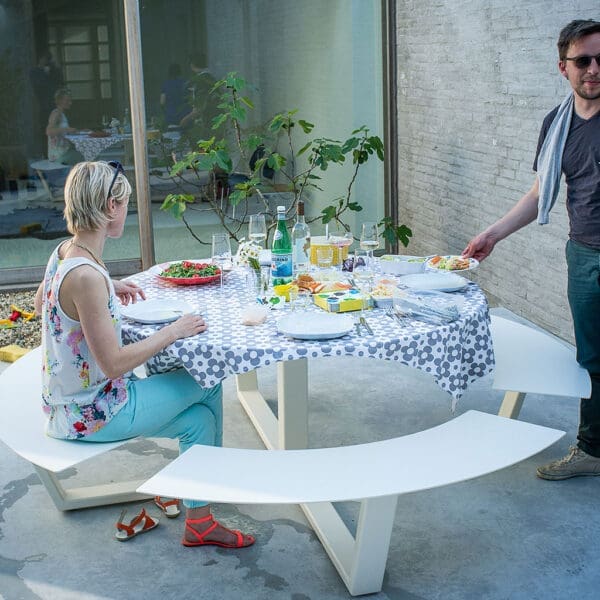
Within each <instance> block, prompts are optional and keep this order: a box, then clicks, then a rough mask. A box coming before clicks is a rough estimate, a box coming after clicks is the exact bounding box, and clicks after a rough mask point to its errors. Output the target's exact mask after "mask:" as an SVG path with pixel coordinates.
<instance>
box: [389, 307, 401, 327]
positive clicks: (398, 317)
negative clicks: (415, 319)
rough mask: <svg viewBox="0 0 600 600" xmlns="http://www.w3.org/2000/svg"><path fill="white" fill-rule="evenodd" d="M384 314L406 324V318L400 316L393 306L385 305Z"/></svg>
mask: <svg viewBox="0 0 600 600" xmlns="http://www.w3.org/2000/svg"><path fill="white" fill-rule="evenodd" d="M385 314H386V315H387V316H388V317H390V319H394V320H396V321H398V323H400V325H406V319H404V318H402V317H401V316H400V315H399V314H398V313H397V312H396V311H395V310H394V307H393V306H386V307H385Z"/></svg>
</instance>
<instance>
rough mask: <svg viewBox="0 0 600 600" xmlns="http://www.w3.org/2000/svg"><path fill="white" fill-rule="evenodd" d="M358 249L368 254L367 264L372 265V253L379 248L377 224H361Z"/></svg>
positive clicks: (370, 222)
mask: <svg viewBox="0 0 600 600" xmlns="http://www.w3.org/2000/svg"><path fill="white" fill-rule="evenodd" d="M360 247H361V248H362V249H363V250H366V251H367V252H368V253H369V262H370V263H371V265H372V264H373V251H374V250H377V248H379V231H377V223H375V222H374V221H367V222H366V223H363V226H362V231H361V234H360Z"/></svg>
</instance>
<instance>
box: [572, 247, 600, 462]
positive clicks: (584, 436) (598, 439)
mask: <svg viewBox="0 0 600 600" xmlns="http://www.w3.org/2000/svg"><path fill="white" fill-rule="evenodd" d="M566 256H567V266H568V274H569V279H568V291H567V294H568V297H569V306H570V307H571V314H572V316H573V326H574V330H575V343H576V345H577V362H578V363H579V364H580V365H581V366H582V367H583V368H584V369H587V371H588V372H589V374H590V377H591V379H592V396H591V397H590V398H589V399H587V398H582V399H581V405H580V416H579V432H578V434H577V439H578V446H579V448H581V449H582V450H583V451H584V452H586V453H587V454H590V455H591V456H595V457H598V458H600V250H595V249H594V248H589V247H588V246H583V245H582V244H578V243H577V242H573V241H571V240H569V241H568V242H567V249H566Z"/></svg>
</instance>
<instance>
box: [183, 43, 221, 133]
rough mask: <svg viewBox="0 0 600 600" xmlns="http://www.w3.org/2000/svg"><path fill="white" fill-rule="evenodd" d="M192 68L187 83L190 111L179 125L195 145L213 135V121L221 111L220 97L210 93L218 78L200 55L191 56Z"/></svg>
mask: <svg viewBox="0 0 600 600" xmlns="http://www.w3.org/2000/svg"><path fill="white" fill-rule="evenodd" d="M190 69H191V71H192V77H191V78H190V80H189V82H188V83H187V92H188V106H189V112H188V113H187V114H186V115H185V116H184V117H183V118H182V119H181V121H180V122H179V125H180V126H181V128H182V132H183V134H184V135H185V136H186V137H187V138H188V140H189V141H190V142H191V143H192V144H194V145H195V144H196V142H197V141H198V140H200V139H208V138H210V136H211V135H212V129H211V128H212V121H213V119H214V118H215V116H216V115H217V114H218V112H219V109H218V107H217V104H218V103H219V98H218V96H216V95H215V94H211V93H210V92H211V90H212V88H213V86H214V84H215V83H216V80H215V78H214V77H213V76H212V75H211V73H210V72H209V70H208V68H207V67H206V66H205V63H204V60H203V59H202V57H201V56H200V55H198V54H193V55H192V56H190Z"/></svg>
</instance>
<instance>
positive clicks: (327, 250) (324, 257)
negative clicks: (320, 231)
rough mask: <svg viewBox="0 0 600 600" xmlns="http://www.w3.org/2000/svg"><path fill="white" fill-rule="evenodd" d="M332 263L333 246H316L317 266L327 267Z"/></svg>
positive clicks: (320, 267)
mask: <svg viewBox="0 0 600 600" xmlns="http://www.w3.org/2000/svg"><path fill="white" fill-rule="evenodd" d="M332 263H333V248H332V247H331V246H319V247H318V248H317V267H319V269H329V267H331V264H332Z"/></svg>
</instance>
